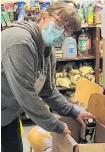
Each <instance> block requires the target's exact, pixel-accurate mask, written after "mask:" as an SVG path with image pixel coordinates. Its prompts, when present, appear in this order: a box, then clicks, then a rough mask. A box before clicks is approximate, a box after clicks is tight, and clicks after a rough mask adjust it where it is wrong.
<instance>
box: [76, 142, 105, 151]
mask: <svg viewBox="0 0 105 152" xmlns="http://www.w3.org/2000/svg"><path fill="white" fill-rule="evenodd" d="M76 152H105V143H101V144H79V145H78V151H76Z"/></svg>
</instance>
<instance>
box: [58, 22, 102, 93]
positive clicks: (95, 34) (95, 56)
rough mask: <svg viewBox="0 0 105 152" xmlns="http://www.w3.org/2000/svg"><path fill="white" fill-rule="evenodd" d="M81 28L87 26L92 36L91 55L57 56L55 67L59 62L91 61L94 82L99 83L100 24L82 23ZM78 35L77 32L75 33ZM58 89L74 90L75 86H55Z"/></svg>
mask: <svg viewBox="0 0 105 152" xmlns="http://www.w3.org/2000/svg"><path fill="white" fill-rule="evenodd" d="M81 28H84V29H85V28H88V29H89V30H90V31H91V34H92V35H91V36H92V55H90V56H86V57H85V56H84V57H80V56H77V57H76V58H71V59H70V58H60V59H58V58H57V67H58V66H59V63H62V64H66V63H68V62H83V61H89V62H93V63H94V64H93V67H94V70H95V79H96V83H98V84H99V73H100V71H99V69H100V59H102V57H101V56H100V48H99V45H100V44H99V43H100V26H98V25H97V24H89V25H88V24H83V25H82V26H81ZM77 35H78V33H77ZM57 88H58V90H59V91H61V92H63V91H66V90H75V87H71V88H69V89H68V88H62V87H57Z"/></svg>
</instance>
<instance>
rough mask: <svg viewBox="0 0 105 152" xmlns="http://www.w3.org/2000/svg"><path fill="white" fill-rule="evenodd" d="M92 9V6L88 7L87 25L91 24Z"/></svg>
mask: <svg viewBox="0 0 105 152" xmlns="http://www.w3.org/2000/svg"><path fill="white" fill-rule="evenodd" d="M93 16H94V7H93V5H92V4H90V5H89V6H88V23H93Z"/></svg>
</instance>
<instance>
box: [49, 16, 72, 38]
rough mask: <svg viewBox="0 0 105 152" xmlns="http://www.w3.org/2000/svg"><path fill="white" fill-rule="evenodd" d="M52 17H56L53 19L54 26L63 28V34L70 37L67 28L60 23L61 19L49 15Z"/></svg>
mask: <svg viewBox="0 0 105 152" xmlns="http://www.w3.org/2000/svg"><path fill="white" fill-rule="evenodd" d="M51 16H52V17H54V18H55V19H56V21H55V25H56V28H57V29H59V30H62V29H64V36H66V37H70V36H71V32H69V31H68V30H67V28H66V27H65V25H64V24H63V23H62V21H61V20H59V19H57V18H56V17H55V16H53V15H51Z"/></svg>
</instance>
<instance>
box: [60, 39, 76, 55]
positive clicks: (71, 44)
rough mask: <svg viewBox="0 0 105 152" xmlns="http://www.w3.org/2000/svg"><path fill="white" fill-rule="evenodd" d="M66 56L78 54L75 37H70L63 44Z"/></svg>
mask: <svg viewBox="0 0 105 152" xmlns="http://www.w3.org/2000/svg"><path fill="white" fill-rule="evenodd" d="M62 51H63V57H64V58H75V57H76V56H77V43H76V40H75V39H74V38H73V37H68V38H66V39H65V40H64V42H63V44H62Z"/></svg>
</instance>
